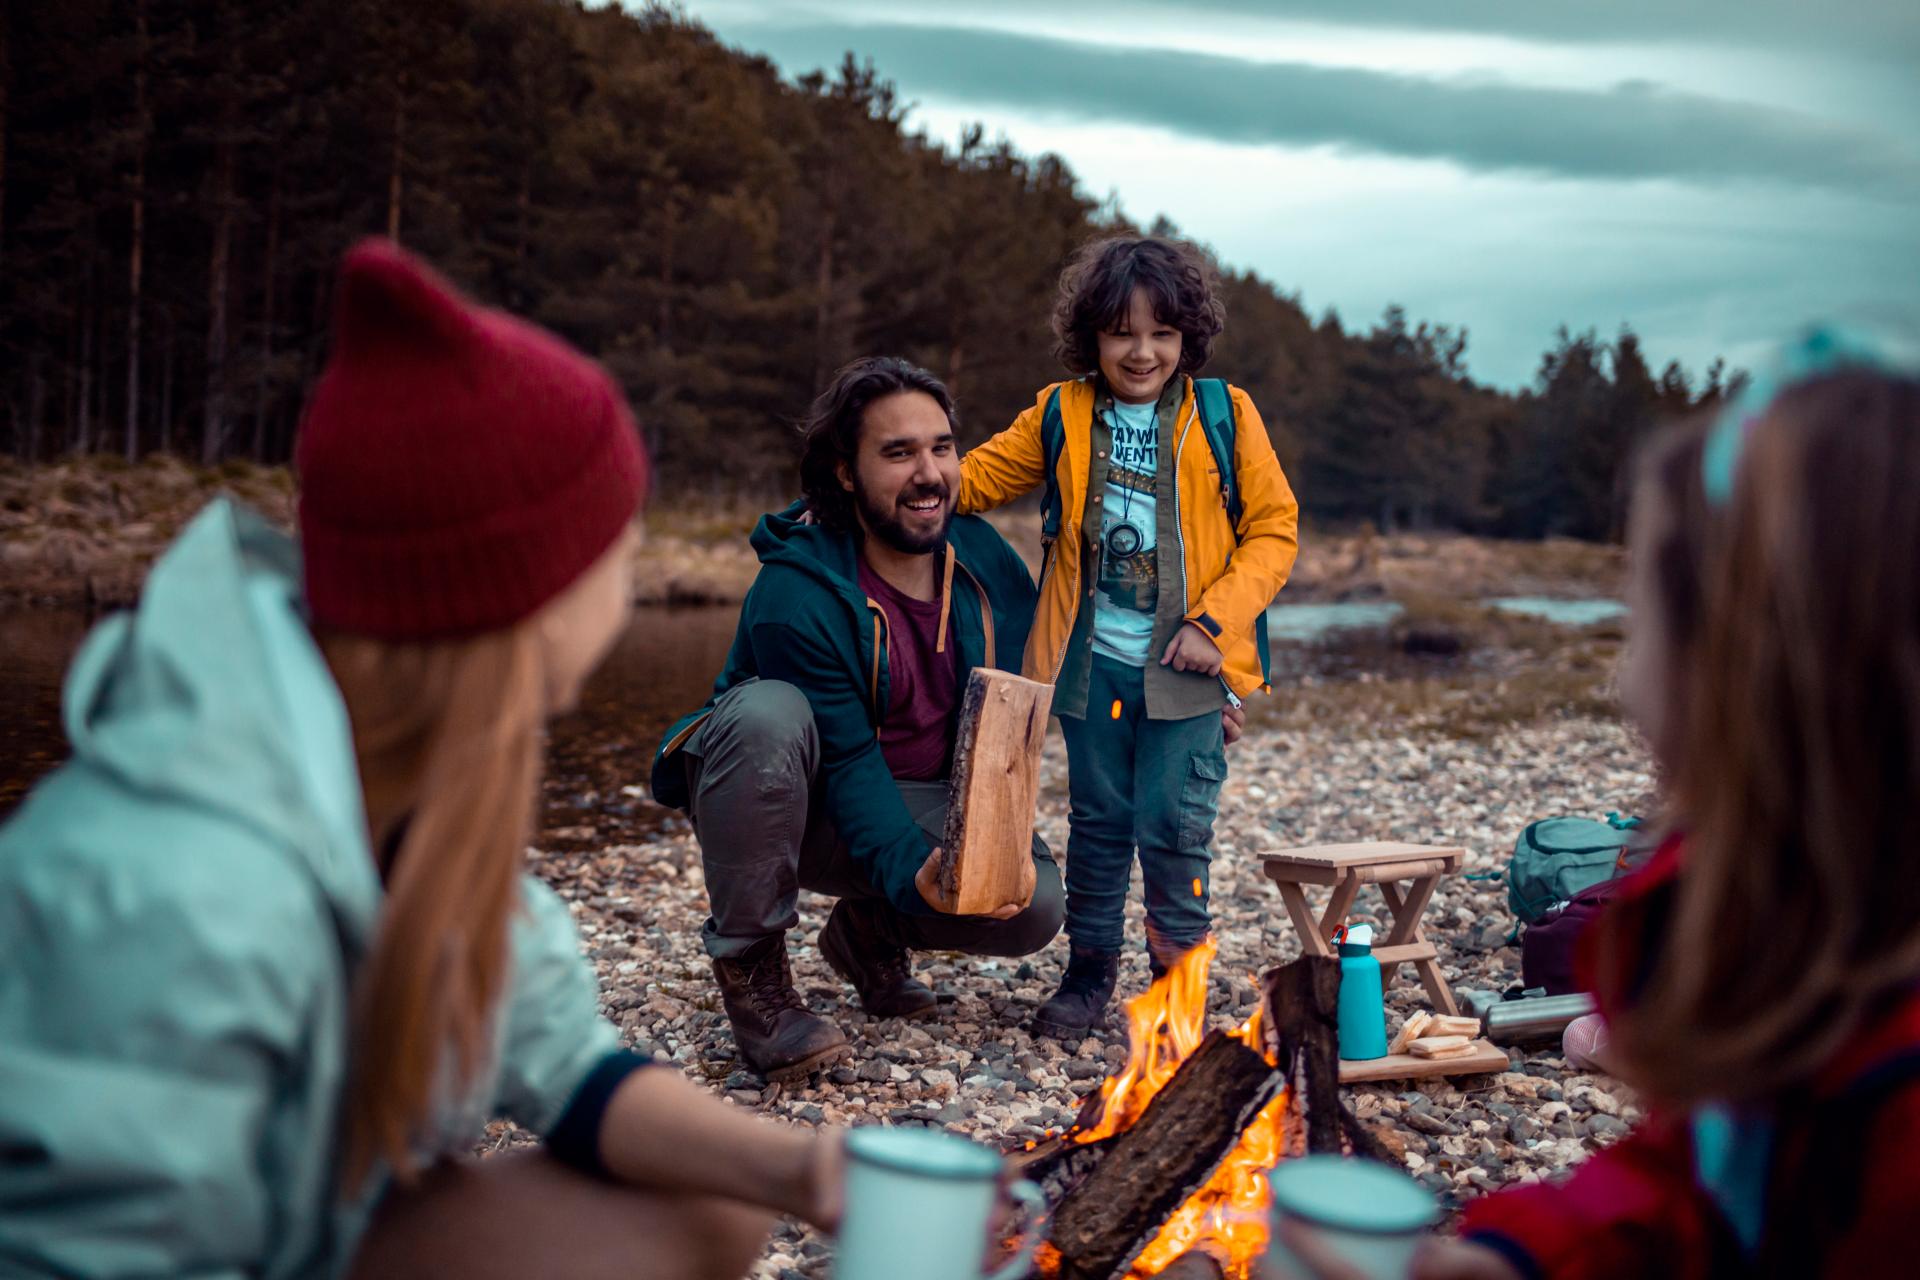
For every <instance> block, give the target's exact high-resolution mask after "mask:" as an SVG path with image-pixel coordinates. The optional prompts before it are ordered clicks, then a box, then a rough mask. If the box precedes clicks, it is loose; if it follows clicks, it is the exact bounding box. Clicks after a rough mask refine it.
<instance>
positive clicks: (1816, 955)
mask: <svg viewBox="0 0 1920 1280" xmlns="http://www.w3.org/2000/svg"><path fill="white" fill-rule="evenodd" d="M1702 438H1703V427H1701V426H1693V427H1688V428H1684V429H1682V430H1680V431H1679V432H1678V433H1677V434H1676V435H1674V436H1672V437H1670V438H1669V439H1668V440H1667V441H1666V442H1665V443H1663V444H1661V445H1660V446H1658V447H1657V448H1656V449H1655V450H1654V451H1653V452H1652V454H1651V457H1650V460H1649V462H1648V463H1647V465H1646V467H1645V469H1644V471H1643V476H1642V482H1641V485H1640V487H1639V492H1638V500H1640V501H1654V502H1659V503H1662V504H1665V506H1666V507H1667V512H1668V514H1669V515H1670V517H1671V518H1670V519H1668V520H1667V521H1666V522H1665V526H1664V528H1665V532H1664V534H1663V535H1662V537H1661V538H1660V539H1659V540H1658V545H1654V546H1647V547H1639V548H1636V554H1637V555H1639V556H1641V557H1642V558H1643V559H1642V564H1641V569H1642V571H1643V572H1650V573H1652V574H1654V587H1655V595H1656V597H1657V600H1658V607H1659V608H1660V609H1661V611H1662V613H1663V615H1664V616H1663V618H1662V620H1661V621H1662V622H1663V623H1664V627H1663V628H1662V630H1663V631H1664V633H1665V635H1666V639H1667V646H1668V658H1669V662H1668V672H1667V685H1668V691H1669V693H1670V695H1671V697H1670V705H1671V707H1672V709H1673V710H1672V714H1673V716H1674V718H1675V723H1674V724H1673V725H1672V726H1671V731H1670V732H1669V733H1667V734H1666V735H1665V737H1666V738H1667V739H1668V741H1669V742H1670V744H1671V745H1670V746H1669V747H1667V748H1666V753H1667V754H1670V755H1671V756H1672V757H1673V758H1671V759H1666V760H1664V761H1663V764H1664V765H1665V767H1666V769H1667V771H1668V774H1669V779H1668V781H1669V783H1670V786H1671V791H1672V802H1673V809H1674V812H1675V814H1676V817H1677V820H1678V822H1679V823H1680V824H1681V825H1682V826H1683V827H1684V830H1685V837H1686V843H1685V851H1684V855H1683V857H1684V863H1683V867H1682V870H1681V874H1680V877H1679V879H1678V882H1677V885H1676V888H1675V890H1674V894H1673V897H1672V900H1671V909H1670V911H1668V912H1666V913H1665V917H1664V919H1663V920H1661V921H1660V922H1659V924H1658V925H1657V926H1656V927H1657V930H1658V932H1659V934H1660V935H1661V936H1660V937H1659V939H1658V941H1657V944H1656V945H1657V950H1656V952H1655V955H1656V957H1657V958H1656V959H1655V960H1654V961H1653V963H1652V964H1651V967H1650V969H1649V970H1648V971H1646V972H1641V973H1635V972H1633V971H1632V970H1633V965H1632V964H1631V963H1630V962H1627V961H1626V957H1625V954H1624V952H1625V949H1626V948H1627V946H1628V945H1630V944H1629V943H1628V942H1627V940H1626V938H1625V936H1624V931H1623V927H1622V926H1621V925H1620V923H1619V920H1618V918H1616V919H1615V920H1614V921H1612V922H1611V927H1605V928H1603V929H1602V931H1601V940H1602V964H1601V971H1602V973H1603V974H1604V975H1611V976H1610V977H1609V978H1608V979H1607V982H1608V983H1610V984H1612V985H1613V986H1615V987H1617V988H1619V989H1617V990H1614V991H1613V992H1611V993H1610V998H1609V1000H1608V1003H1609V1004H1610V1005H1611V1006H1612V1007H1614V1008H1615V1009H1617V1010H1618V1012H1617V1014H1616V1016H1615V1019H1614V1026H1613V1030H1614V1034H1615V1037H1616V1044H1617V1046H1618V1048H1619V1051H1620V1053H1621V1055H1622V1059H1623V1062H1624V1064H1625V1066H1626V1074H1627V1075H1628V1076H1629V1077H1630V1078H1631V1079H1632V1080H1633V1081H1634V1083H1636V1084H1637V1085H1639V1086H1641V1087H1642V1088H1645V1089H1647V1090H1649V1091H1650V1092H1651V1093H1652V1094H1653V1095H1654V1096H1656V1097H1659V1098H1661V1099H1663V1100H1664V1101H1667V1102H1671V1103H1688V1102H1695V1101H1699V1100H1702V1099H1706V1098H1721V1099H1728V1100H1734V1101H1738V1100H1742V1099H1751V1098H1758V1097H1763V1096H1769V1095H1777V1094H1779V1093H1780V1092H1781V1091H1783V1090H1785V1089H1787V1088H1789V1087H1791V1086H1793V1085H1796V1084H1800V1083H1804V1082H1805V1081H1807V1080H1808V1079H1809V1078H1810V1077H1811V1076H1812V1075H1813V1074H1814V1073H1815V1072H1816V1071H1817V1070H1818V1068H1819V1067H1820V1066H1821V1065H1822V1064H1823V1063H1824V1062H1825V1061H1827V1060H1828V1059H1829V1058H1830V1057H1831V1056H1832V1054H1833V1053H1834V1052H1835V1051H1836V1050H1837V1049H1838V1048H1839V1047H1840V1046H1841V1045H1842V1044H1843V1042H1845V1041H1846V1040H1847V1039H1848V1037H1850V1036H1851V1035H1853V1034H1854V1033H1856V1032H1857V1031H1858V1029H1859V1028H1860V1026H1861V1024H1862V1023H1863V1021H1864V1020H1865V1019H1867V1018H1868V1017H1869V1016H1870V1015H1871V1014H1872V1013H1873V1012H1874V1011H1875V1010H1876V1008H1877V1007H1879V1006H1881V1005H1882V1004H1884V1002H1885V1001H1886V1000H1887V999H1888V998H1889V997H1890V996H1891V995H1893V994H1894V993H1896V992H1898V991H1900V990H1902V989H1904V988H1907V987H1909V986H1911V985H1912V984H1914V983H1915V982H1920V875H1916V874H1914V870H1913V868H1914V860H1915V857H1916V855H1920V838H1917V837H1916V834H1915V831H1914V818H1915V809H1914V802H1915V798H1916V797H1920V501H1917V500H1916V498H1915V495H1916V494H1920V382H1916V381H1914V380H1912V379H1910V378H1899V377H1890V376H1884V375H1879V374H1871V373H1861V372H1848V373H1838V374H1833V375H1829V376H1826V377H1822V378H1819V379H1817V380H1813V381H1809V382H1805V383H1802V384H1800V385H1798V386H1796V387H1792V388H1789V389H1788V390H1787V391H1786V392H1784V393H1783V394H1781V395H1780V396H1779V397H1778V398H1777V399H1776V400H1775V401H1774V402H1773V403H1772V405H1771V406H1770V407H1769V408H1768V409H1767V410H1766V412H1765V413H1764V414H1763V416H1762V417H1761V419H1760V420H1759V421H1758V422H1756V423H1755V424H1754V425H1753V426H1752V427H1751V429H1750V430H1749V432H1748V436H1747V439H1746V444H1745V449H1744V452H1743V455H1742V457H1741V458H1740V464H1739V472H1738V478H1737V482H1736V484H1735V486H1734V490H1733V494H1732V497H1731V499H1730V500H1729V501H1728V502H1727V504H1726V505H1725V506H1724V507H1719V508H1716V507H1713V506H1711V505H1709V504H1708V503H1707V502H1706V501H1705V499H1704V497H1703V496H1702V493H1701V479H1700V477H1701V469H1700V458H1701V449H1702ZM1642 923H1644V921H1643V922H1642ZM1628 987H1631V988H1632V989H1631V990H1629V989H1627V988H1628ZM1607 995H1609V993H1608V992H1605V991H1603V996H1607Z"/></svg>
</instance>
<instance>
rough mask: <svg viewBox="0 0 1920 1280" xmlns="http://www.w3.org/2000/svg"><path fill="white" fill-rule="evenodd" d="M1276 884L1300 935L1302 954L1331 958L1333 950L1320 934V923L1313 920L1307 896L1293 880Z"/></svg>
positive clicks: (1277, 881)
mask: <svg viewBox="0 0 1920 1280" xmlns="http://www.w3.org/2000/svg"><path fill="white" fill-rule="evenodd" d="M1274 883H1275V884H1276V885H1278V886H1280V901H1282V902H1284V903H1286V904H1287V915H1288V916H1289V917H1291V918H1292V920H1293V929H1294V932H1295V933H1298V934H1299V935H1300V953H1301V954H1302V955H1309V956H1331V955H1332V954H1333V948H1332V947H1330V946H1328V945H1327V940H1326V938H1325V937H1323V936H1322V935H1321V933H1320V925H1319V922H1318V921H1316V920H1315V919H1314V918H1313V908H1312V907H1311V906H1309V905H1308V904H1307V895H1306V894H1305V893H1303V892H1302V891H1301V889H1300V886H1299V885H1298V884H1296V883H1295V882H1294V881H1292V880H1281V879H1279V878H1278V877H1276V878H1275V879H1274Z"/></svg>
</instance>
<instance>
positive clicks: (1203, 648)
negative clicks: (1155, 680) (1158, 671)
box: [1160, 622, 1226, 676]
mask: <svg viewBox="0 0 1920 1280" xmlns="http://www.w3.org/2000/svg"><path fill="white" fill-rule="evenodd" d="M1225 661H1226V658H1225V657H1224V656H1223V655H1222V654H1221V652H1220V646H1218V645H1216V644H1215V643H1214V642H1213V638H1212V637H1211V636H1209V635H1208V634H1207V633H1206V632H1204V631H1202V630H1201V629H1200V627H1199V624H1197V623H1193V622H1189V623H1187V624H1186V625H1185V626H1183V627H1181V628H1180V630H1179V631H1177V632H1175V633H1174V636H1173V639H1172V640H1170V641H1168V642H1167V651H1166V652H1165V653H1163V654H1161V655H1160V665H1161V666H1163V667H1172V668H1173V669H1174V670H1175V671H1197V672H1199V673H1200V674H1201V675H1203V676H1217V675H1219V674H1220V667H1221V664H1222V663H1224V662H1225Z"/></svg>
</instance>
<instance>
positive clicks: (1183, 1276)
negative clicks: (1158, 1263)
mask: <svg viewBox="0 0 1920 1280" xmlns="http://www.w3.org/2000/svg"><path fill="white" fill-rule="evenodd" d="M1160 1280H1227V1269H1226V1268H1225V1267H1223V1266H1221V1265H1220V1260H1219V1259H1218V1258H1216V1257H1214V1256H1213V1255H1212V1254H1210V1253H1208V1252H1207V1251H1206V1250H1205V1249H1192V1250H1189V1251H1188V1252H1186V1253H1183V1254H1181V1255H1180V1256H1179V1257H1178V1258H1175V1259H1174V1260H1173V1263H1172V1264H1171V1265H1170V1266H1168V1268H1167V1269H1166V1270H1165V1271H1162V1272H1161V1273H1160Z"/></svg>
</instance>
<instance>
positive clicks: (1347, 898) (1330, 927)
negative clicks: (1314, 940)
mask: <svg viewBox="0 0 1920 1280" xmlns="http://www.w3.org/2000/svg"><path fill="white" fill-rule="evenodd" d="M1359 892H1360V877H1359V876H1356V875H1354V874H1353V873H1352V872H1351V871H1349V872H1348V873H1347V874H1346V875H1344V876H1342V877H1340V882H1339V883H1338V884H1336V885H1334V886H1333V896H1332V897H1331V898H1328V899H1327V910H1326V913H1325V914H1324V915H1322V916H1321V917H1320V936H1321V937H1322V938H1326V937H1327V936H1329V935H1330V934H1332V932H1333V931H1334V930H1335V929H1337V928H1339V927H1340V926H1341V925H1343V924H1345V923H1346V922H1347V912H1349V911H1351V910H1353V899H1354V896H1355V895H1356V894H1358V893H1359ZM1327 952H1328V954H1329V955H1331V954H1332V953H1333V948H1332V944H1331V943H1329V944H1328V948H1327Z"/></svg>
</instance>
